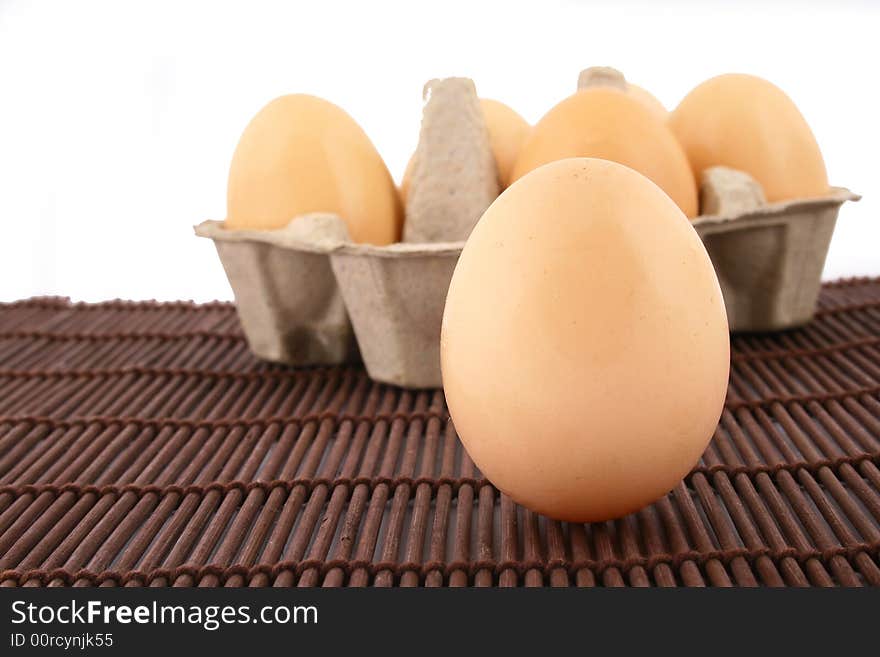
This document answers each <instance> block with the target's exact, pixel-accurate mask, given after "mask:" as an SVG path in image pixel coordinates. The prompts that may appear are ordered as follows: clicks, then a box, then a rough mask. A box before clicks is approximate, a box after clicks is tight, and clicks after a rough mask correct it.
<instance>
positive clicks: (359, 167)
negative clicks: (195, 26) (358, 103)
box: [225, 94, 403, 245]
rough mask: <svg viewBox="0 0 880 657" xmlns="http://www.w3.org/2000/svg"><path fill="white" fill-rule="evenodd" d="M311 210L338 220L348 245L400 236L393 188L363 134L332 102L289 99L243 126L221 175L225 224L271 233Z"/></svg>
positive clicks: (305, 97) (303, 97)
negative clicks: (225, 172) (225, 179)
mask: <svg viewBox="0 0 880 657" xmlns="http://www.w3.org/2000/svg"><path fill="white" fill-rule="evenodd" d="M311 212H329V213H334V214H337V215H339V216H340V217H341V218H342V219H343V221H345V223H346V226H347V228H348V232H349V234H350V236H351V238H352V240H354V241H355V242H366V243H369V244H376V245H384V244H390V243H392V242H396V241H398V240H399V238H400V229H401V225H402V217H403V211H402V207H401V205H400V200H399V198H398V195H397V188H396V187H395V185H394V181H393V180H392V178H391V174H390V173H389V172H388V168H387V167H386V166H385V163H384V162H383V161H382V158H381V157H380V155H379V153H378V152H377V151H376V149H375V147H374V146H373V144H372V142H371V141H370V139H369V137H367V135H366V133H365V132H364V131H363V130H362V129H361V128H360V126H359V125H358V124H357V123H355V121H354V119H352V118H351V117H350V116H349V115H348V114H347V113H346V112H345V111H344V110H342V109H341V108H339V107H337V106H336V105H334V104H333V103H330V102H328V101H326V100H323V99H321V98H316V97H315V96H309V95H306V94H291V95H288V96H282V97H280V98H276V99H275V100H273V101H272V102H271V103H269V104H268V105H266V106H265V107H264V108H263V109H262V110H260V112H259V113H258V114H257V115H256V116H255V117H254V118H253V119H252V120H251V122H250V123H249V124H248V126H247V128H245V131H244V133H243V134H242V136H241V139H240V140H239V142H238V146H237V148H236V149H235V154H234V155H233V158H232V164H231V166H230V170H229V184H228V188H227V215H226V222H225V224H226V227H227V228H231V229H249V230H272V229H277V228H283V227H284V226H286V225H287V224H288V223H289V222H290V220H291V219H293V218H294V217H296V216H299V215H302V214H307V213H311Z"/></svg>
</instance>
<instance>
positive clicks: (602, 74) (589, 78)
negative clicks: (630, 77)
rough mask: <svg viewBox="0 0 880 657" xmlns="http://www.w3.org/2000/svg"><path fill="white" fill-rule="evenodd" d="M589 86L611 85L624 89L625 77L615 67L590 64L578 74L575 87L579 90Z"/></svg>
mask: <svg viewBox="0 0 880 657" xmlns="http://www.w3.org/2000/svg"><path fill="white" fill-rule="evenodd" d="M589 87H612V88H614V89H621V90H624V91H625V90H626V78H625V77H624V76H623V73H621V72H620V71H618V70H617V69H616V68H611V67H610V66H591V67H590V68H585V69H584V70H583V71H581V72H580V75H578V86H577V88H578V89H579V90H580V89H587V88H589Z"/></svg>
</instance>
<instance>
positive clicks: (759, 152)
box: [669, 74, 829, 203]
mask: <svg viewBox="0 0 880 657" xmlns="http://www.w3.org/2000/svg"><path fill="white" fill-rule="evenodd" d="M669 126H670V128H671V129H672V131H673V132H674V133H675V135H676V136H677V137H678V140H679V141H680V142H681V144H682V146H683V147H684V149H685V151H686V153H687V156H688V159H689V161H690V163H691V166H692V168H693V171H694V174H695V175H697V176H699V175H700V174H701V173H702V172H703V171H704V170H705V169H708V168H709V167H712V166H725V167H730V168H732V169H738V170H740V171H744V172H746V173H748V174H749V175H751V176H752V177H753V178H754V179H755V180H756V181H757V182H758V183H759V184H760V185H761V187H762V188H763V190H764V194H765V195H766V197H767V200H768V201H769V202H770V203H775V202H779V201H786V200H791V199H798V198H810V197H817V196H824V195H826V194H828V190H829V188H828V175H827V173H826V171H825V162H824V160H823V159H822V153H821V152H820V150H819V146H818V144H817V143H816V139H815V137H814V136H813V133H812V131H811V130H810V127H809V126H808V125H807V122H806V120H805V119H804V117H803V116H802V115H801V113H800V111H798V109H797V107H796V106H795V104H794V103H793V102H792V101H791V99H790V98H789V97H788V96H787V95H786V94H785V92H783V91H782V90H781V89H779V88H778V87H776V86H775V85H773V84H771V83H770V82H768V81H766V80H763V79H761V78H758V77H755V76H752V75H742V74H728V75H721V76H718V77H715V78H712V79H711V80H707V81H706V82H703V83H702V84H701V85H699V86H698V87H696V88H695V89H694V90H693V91H691V92H690V93H689V94H688V95H687V96H686V97H685V98H684V100H682V101H681V103H680V104H679V106H678V107H677V108H676V109H675V110H674V111H673V112H672V114H671V116H670V118H669Z"/></svg>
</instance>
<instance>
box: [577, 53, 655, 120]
mask: <svg viewBox="0 0 880 657" xmlns="http://www.w3.org/2000/svg"><path fill="white" fill-rule="evenodd" d="M595 87H607V88H610V89H617V90H618V91H622V92H624V93H626V94H629V95H630V96H632V97H633V98H635V99H636V100H638V101H639V102H640V103H642V104H643V105H644V106H645V107H647V108H648V109H649V110H651V112H653V114H654V116H656V117H657V118H658V119H660V120H661V121H666V120H667V119H668V118H669V112H668V110H667V109H666V107H664V106H663V103H661V102H660V101H659V100H657V97H656V96H654V94H652V93H651V92H650V91H648V90H646V89H643V88H642V87H640V86H638V85H635V84H633V83H632V82H630V81H629V80H627V79H626V78H625V77H624V76H623V73H621V72H620V71H618V70H617V69H615V68H611V67H610V66H593V67H591V68H588V69H584V70H583V71H581V74H580V76H579V77H578V89H579V90H580V89H589V88H595Z"/></svg>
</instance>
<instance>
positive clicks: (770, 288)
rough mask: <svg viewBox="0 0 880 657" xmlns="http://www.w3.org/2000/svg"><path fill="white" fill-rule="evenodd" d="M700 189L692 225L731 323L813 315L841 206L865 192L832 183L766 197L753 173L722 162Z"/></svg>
mask: <svg viewBox="0 0 880 657" xmlns="http://www.w3.org/2000/svg"><path fill="white" fill-rule="evenodd" d="M700 196H701V199H700V208H701V210H702V212H701V215H700V216H699V217H697V218H696V219H694V221H693V224H692V225H693V227H694V229H695V230H696V231H697V234H698V235H699V236H700V238H701V239H702V240H703V244H704V246H705V247H706V251H707V252H708V253H709V257H710V258H711V259H712V264H713V265H714V267H715V273H716V275H717V276H718V282H719V283H720V285H721V291H722V293H723V295H724V304H725V306H726V308H727V319H728V323H729V325H730V329H731V330H732V331H778V330H782V329H789V328H794V327H797V326H801V325H803V324H806V323H807V322H809V321H810V319H812V317H813V314H814V313H815V310H816V300H817V299H818V297H819V289H820V287H821V279H822V268H823V267H824V265H825V257H826V255H827V254H828V247H829V246H830V244H831V235H832V234H833V233H834V225H835V223H836V222H837V215H838V212H839V211H840V206H841V205H843V204H844V203H845V202H846V201H858V200H859V198H860V197H859V196H858V195H857V194H854V193H852V192H851V191H849V190H848V189H845V188H843V187H832V188H831V189H830V190H829V193H828V195H827V196H823V197H820V198H810V199H798V200H793V201H785V202H781V203H772V204H768V203H766V201H765V200H764V194H763V192H762V190H761V188H760V186H759V185H758V183H756V182H755V181H754V180H753V179H752V178H751V177H749V176H748V175H746V174H745V173H742V172H740V171H734V170H732V169H727V168H724V167H713V168H711V169H707V170H706V171H705V172H703V177H702V184H701V194H700Z"/></svg>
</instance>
